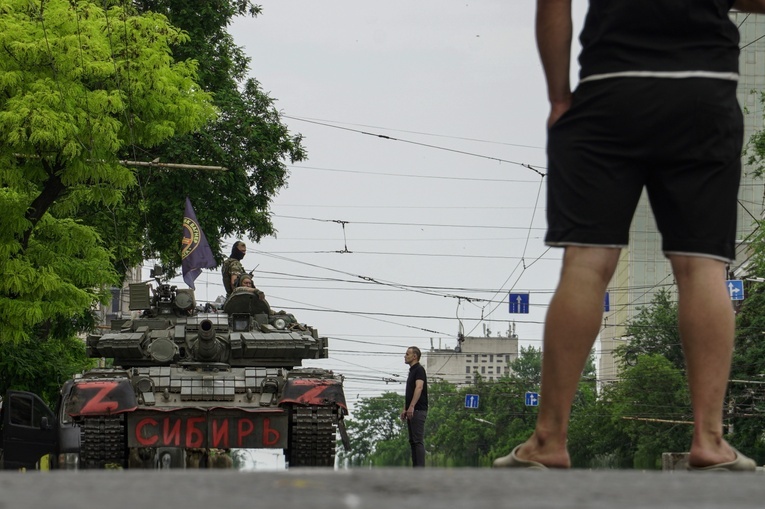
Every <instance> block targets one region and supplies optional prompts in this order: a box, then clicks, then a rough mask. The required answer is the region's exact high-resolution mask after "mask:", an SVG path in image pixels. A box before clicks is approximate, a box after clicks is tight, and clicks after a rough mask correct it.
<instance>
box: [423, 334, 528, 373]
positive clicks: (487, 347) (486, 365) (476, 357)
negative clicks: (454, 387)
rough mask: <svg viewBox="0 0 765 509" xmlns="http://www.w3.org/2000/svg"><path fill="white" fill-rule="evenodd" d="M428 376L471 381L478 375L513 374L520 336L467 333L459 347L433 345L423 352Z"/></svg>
mask: <svg viewBox="0 0 765 509" xmlns="http://www.w3.org/2000/svg"><path fill="white" fill-rule="evenodd" d="M423 356H424V357H425V362H424V365H425V370H426V372H427V373H428V380H435V379H442V380H446V381H447V382H449V383H453V384H469V383H472V382H473V381H474V378H475V375H476V374H478V375H481V378H483V379H484V380H489V381H494V380H498V379H499V378H500V377H502V376H505V375H508V374H510V363H511V362H513V361H514V360H515V359H517V358H518V336H517V335H516V334H515V333H514V331H513V332H510V331H508V335H507V336H497V337H488V336H486V337H466V338H464V340H463V341H461V342H460V344H459V346H457V347H456V348H453V349H452V348H444V349H442V348H434V347H433V346H432V345H431V348H430V350H429V351H427V352H423Z"/></svg>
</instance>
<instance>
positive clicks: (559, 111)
mask: <svg viewBox="0 0 765 509" xmlns="http://www.w3.org/2000/svg"><path fill="white" fill-rule="evenodd" d="M569 108H571V96H569V97H567V98H566V99H565V100H563V101H556V102H551V103H550V116H549V117H547V128H548V129H549V128H550V127H552V126H553V124H555V122H557V121H558V119H559V118H560V117H562V116H563V114H564V113H566V112H567V111H568V110H569Z"/></svg>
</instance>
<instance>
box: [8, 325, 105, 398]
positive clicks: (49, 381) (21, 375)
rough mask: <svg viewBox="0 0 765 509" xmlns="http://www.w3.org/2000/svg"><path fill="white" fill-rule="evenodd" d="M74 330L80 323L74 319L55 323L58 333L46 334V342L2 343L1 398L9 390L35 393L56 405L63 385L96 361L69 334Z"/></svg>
mask: <svg viewBox="0 0 765 509" xmlns="http://www.w3.org/2000/svg"><path fill="white" fill-rule="evenodd" d="M82 318H84V317H80V319H82ZM86 321H87V319H86ZM71 327H75V328H77V324H76V320H71V319H70V320H69V321H68V323H67V321H64V320H61V321H60V323H56V324H52V327H51V329H52V331H53V332H54V334H50V335H46V337H45V339H32V340H24V341H19V342H16V343H11V342H7V341H0V395H4V394H5V392H6V391H7V390H8V389H15V390H22V391H31V392H34V393H35V394H38V395H40V397H42V398H43V400H45V402H46V403H48V405H50V406H53V405H54V404H55V402H56V399H57V397H58V393H59V390H60V389H61V386H62V385H63V383H64V382H65V381H66V380H68V379H69V378H71V376H72V373H78V372H81V371H84V370H86V369H88V368H90V367H92V366H93V359H89V358H88V357H87V355H86V352H85V343H84V342H83V341H81V340H79V339H77V338H75V337H73V335H72V334H71V331H68V329H70V328H71ZM55 332H58V333H59V334H55ZM62 332H63V334H61V333H62Z"/></svg>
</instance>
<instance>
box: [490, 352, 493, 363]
mask: <svg viewBox="0 0 765 509" xmlns="http://www.w3.org/2000/svg"><path fill="white" fill-rule="evenodd" d="M489 362H494V354H493V353H492V354H489Z"/></svg>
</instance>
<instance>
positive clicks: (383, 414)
mask: <svg viewBox="0 0 765 509" xmlns="http://www.w3.org/2000/svg"><path fill="white" fill-rule="evenodd" d="M403 408H404V397H403V396H401V395H400V394H396V393H395V392H385V393H383V394H382V395H381V396H378V397H375V398H363V399H361V400H360V401H359V404H358V407H357V409H356V411H355V412H354V415H353V419H346V421H345V425H346V428H347V429H348V435H349V437H350V440H351V445H352V450H351V451H350V452H349V451H343V452H340V453H339V456H340V460H341V462H342V461H346V460H347V461H348V464H349V465H350V466H368V465H375V466H396V465H403V464H405V462H406V461H407V458H408V455H409V438H408V435H407V431H406V427H405V425H404V423H403V421H402V420H401V417H400V416H401V411H402V410H403Z"/></svg>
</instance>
